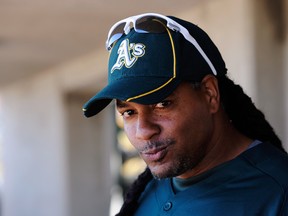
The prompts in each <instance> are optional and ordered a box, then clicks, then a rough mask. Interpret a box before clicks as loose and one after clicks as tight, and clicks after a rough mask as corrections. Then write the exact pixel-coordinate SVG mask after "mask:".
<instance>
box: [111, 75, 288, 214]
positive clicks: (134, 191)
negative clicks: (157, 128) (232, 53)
mask: <svg viewBox="0 0 288 216" xmlns="http://www.w3.org/2000/svg"><path fill="white" fill-rule="evenodd" d="M193 85H194V84H193ZM218 85H219V90H220V97H221V102H222V105H223V107H224V109H225V111H226V113H227V115H228V117H229V118H230V120H231V121H232V123H233V125H234V126H235V128H236V129H238V130H239V131H240V132H241V133H243V134H244V135H246V136H247V137H249V138H251V139H258V140H261V141H263V142H264V141H269V142H271V143H272V145H274V146H276V147H277V148H278V149H280V150H281V151H284V152H285V150H284V148H283V146H282V143H281V140H280V139H279V138H278V136H277V135H276V134H275V132H274V130H273V128H272V127H271V125H270V124H269V122H268V121H267V120H266V119H265V116H264V114H263V113H262V112H261V111H260V110H259V109H257V108H256V106H255V105H254V103H253V102H252V100H251V98H250V97H249V96H248V95H246V94H245V93H244V91H243V89H242V88H241V86H239V85H236V84H235V83H234V82H233V81H232V80H231V79H229V78H228V77H227V76H226V75H225V76H222V77H218ZM195 87H197V85H196V86H195ZM152 178H153V176H152V174H151V172H150V170H149V169H148V168H146V170H145V171H144V172H143V173H142V174H141V175H139V177H138V179H137V180H136V181H135V182H134V183H133V184H132V186H131V188H130V190H128V193H127V194H126V197H125V198H124V203H123V206H122V208H121V210H120V212H119V213H118V214H117V215H116V216H132V215H133V213H134V212H135V210H136V209H137V207H138V199H139V197H140V195H141V193H142V192H143V191H144V189H145V187H146V185H147V184H148V182H149V181H150V180H151V179H152Z"/></svg>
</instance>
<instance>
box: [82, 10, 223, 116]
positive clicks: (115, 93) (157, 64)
mask: <svg viewBox="0 0 288 216" xmlns="http://www.w3.org/2000/svg"><path fill="white" fill-rule="evenodd" d="M144 15H145V14H144ZM144 15H143V16H141V15H139V16H137V19H138V17H140V16H141V19H142V18H143V17H144ZM149 15H151V14H149ZM153 15H155V16H154V18H155V17H156V18H155V19H154V20H157V22H158V21H159V22H160V23H161V25H162V30H161V31H159V32H154V31H152V30H149V29H148V30H147V29H144V27H143V28H141V29H140V30H139V29H137V28H138V26H137V24H134V27H133V26H132V27H130V26H128V27H129V32H128V33H127V34H126V32H124V31H123V30H122V29H123V28H124V27H127V23H128V24H129V25H131V23H129V22H127V21H126V20H124V21H125V22H124V24H125V26H124V25H123V26H120V27H119V25H117V28H121V31H123V32H121V31H120V33H121V34H120V36H119V32H118V31H119V30H118V29H117V28H114V29H117V32H116V33H117V34H116V33H115V35H112V36H111V35H110V33H111V30H110V32H109V35H108V40H107V42H108V46H109V47H110V46H111V47H110V48H111V49H110V56H109V61H108V84H107V85H106V86H105V87H104V88H103V89H102V90H101V91H99V92H98V93H97V94H96V95H95V96H93V97H92V98H91V99H90V100H89V101H88V102H86V103H85V104H84V106H83V111H84V115H85V116H86V117H91V116H94V115H96V114H97V113H99V112H100V111H101V110H103V109H104V108H105V107H106V106H107V105H108V104H109V103H110V102H111V101H112V100H113V99H119V100H122V101H131V102H136V103H140V104H155V103H158V102H160V101H162V100H163V99H165V98H166V97H168V96H169V95H170V94H171V93H172V92H173V91H174V90H175V89H176V88H177V87H178V85H179V84H180V83H181V82H182V81H194V82H200V81H201V80H202V79H203V77H205V76H206V75H208V74H213V75H214V76H216V77H218V76H223V75H225V74H226V72H227V69H226V66H225V62H224V60H223V59H222V56H221V54H220V52H219V50H218V48H217V47H216V45H215V44H214V43H213V42H212V40H211V39H210V37H209V36H208V35H207V34H206V33H205V32H204V31H203V30H202V29H201V28H199V27H198V26H197V25H195V24H193V23H190V22H188V21H185V20H182V19H179V18H176V17H172V16H167V17H166V16H163V15H159V14H153ZM158 15H159V16H160V18H159V16H158ZM147 16H148V15H147ZM158 18H159V19H158ZM166 19H167V20H168V21H166ZM134 20H135V19H134ZM163 20H164V21H163ZM165 22H166V23H165ZM168 22H169V24H170V23H173V28H174V29H171V27H169V26H168ZM122 23H123V22H120V25H122ZM143 23H144V22H143ZM116 24H117V23H116ZM148 24H150V23H148ZM148 24H147V25H148ZM139 26H140V24H139ZM178 26H180V28H178ZM175 27H176V30H175ZM112 28H113V27H112ZM139 28H140V27H139ZM157 28H158V27H157ZM143 29H144V30H143ZM179 29H180V30H179ZM181 29H184V30H185V29H187V30H188V31H187V33H185V32H184V33H183V31H181ZM124 30H125V29H124ZM187 35H188V36H189V37H191V38H192V39H193V41H195V43H196V45H195V43H194V42H193V41H192V39H190V38H188V40H187ZM115 36H116V37H117V39H116V40H115V41H113V43H112V42H111V43H110V44H109V37H111V38H112V37H115ZM191 41H192V42H193V43H192V42H191ZM198 46H199V47H200V48H198ZM203 53H204V54H203ZM207 59H208V60H207Z"/></svg>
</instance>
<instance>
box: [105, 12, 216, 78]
mask: <svg viewBox="0 0 288 216" xmlns="http://www.w3.org/2000/svg"><path fill="white" fill-rule="evenodd" d="M166 27H167V28H168V29H170V30H172V31H175V32H179V33H181V34H182V35H183V37H184V38H185V39H186V40H187V41H189V42H190V43H191V44H193V46H194V47H195V48H196V49H197V50H198V52H199V53H200V54H201V56H202V57H203V58H204V59H205V61H206V62H207V64H208V65H209V67H210V69H211V70H212V72H213V74H214V75H215V76H216V75H217V71H216V69H215V67H214V65H213V64H212V62H211V61H210V59H209V58H208V56H207V55H206V54H205V52H204V51H203V49H202V48H201V47H200V45H199V44H198V42H197V41H196V39H195V38H194V37H192V35H191V34H190V33H189V31H188V30H187V29H186V28H185V27H184V26H182V25H180V24H179V23H177V22H176V21H174V20H172V19H171V18H169V17H166V16H163V15H161V14H157V13H145V14H140V15H137V16H131V17H128V18H126V19H123V20H120V21H119V22H117V23H115V24H114V25H113V26H112V27H111V29H110V30H109V33H108V39H107V41H106V49H107V50H108V51H110V50H111V49H112V48H113V46H114V44H115V43H116V42H117V41H118V40H119V39H120V38H121V37H122V36H123V35H124V34H125V35H127V34H129V32H130V30H131V29H132V28H134V30H135V32H137V33H163V32H165V31H166Z"/></svg>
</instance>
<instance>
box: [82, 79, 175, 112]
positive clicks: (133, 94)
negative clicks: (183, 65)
mask: <svg viewBox="0 0 288 216" xmlns="http://www.w3.org/2000/svg"><path fill="white" fill-rule="evenodd" d="M180 82H181V80H179V79H173V80H171V81H170V82H169V83H168V79H167V77H165V78H163V77H153V78H151V77H136V78H133V77H132V78H131V77H130V78H125V79H121V80H117V81H116V82H115V83H110V84H109V85H107V86H106V87H105V88H103V89H102V90H101V91H100V92H98V93H97V94H96V95H95V96H93V97H92V98H91V99H90V100H89V101H88V102H87V103H86V104H84V106H83V111H84V115H85V116H86V117H91V116H94V115H96V114H97V113H99V112H100V111H101V110H103V109H104V108H105V107H106V106H107V105H108V104H109V103H110V102H111V101H112V100H113V99H119V100H122V101H127V100H129V101H131V102H135V103H140V104H155V103H158V102H160V101H162V100H164V99H165V98H166V97H168V96H169V95H170V94H171V93H172V92H173V91H174V90H175V89H176V88H177V86H178V85H179V84H180Z"/></svg>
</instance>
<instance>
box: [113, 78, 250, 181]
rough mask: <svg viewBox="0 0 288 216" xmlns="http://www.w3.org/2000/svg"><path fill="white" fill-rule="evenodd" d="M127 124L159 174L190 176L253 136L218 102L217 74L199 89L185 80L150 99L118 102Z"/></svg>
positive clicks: (228, 157)
mask: <svg viewBox="0 0 288 216" xmlns="http://www.w3.org/2000/svg"><path fill="white" fill-rule="evenodd" d="M116 105H117V110H118V111H119V113H120V114H121V115H122V116H123V120H124V130H125V132H126V134H127V136H128V138H129V140H130V142H131V143H132V145H133V146H134V147H135V148H136V149H137V151H138V152H139V155H140V156H141V157H142V159H143V160H144V161H145V162H146V164H147V165H148V167H149V168H150V170H151V172H152V174H153V175H154V177H155V178H159V179H162V178H167V177H179V178H189V177H192V176H195V175H198V174H200V173H203V172H205V171H207V170H209V169H211V168H213V167H215V166H217V165H219V164H221V163H223V162H225V161H228V160H231V159H233V158H235V157H236V156H237V155H239V154H240V153H241V152H243V151H244V150H245V149H246V148H247V146H248V145H249V144H250V143H251V142H252V140H250V139H249V138H247V137H245V136H244V135H242V134H240V133H239V132H238V131H237V130H235V129H234V127H233V125H232V124H231V122H230V121H229V119H228V118H227V116H226V114H225V112H224V110H223V108H222V107H221V104H220V95H219V89H218V83H217V79H216V78H215V77H214V76H212V75H207V76H206V77H204V79H203V80H202V82H201V87H200V88H199V89H193V88H192V85H191V84H190V83H182V84H180V85H179V87H178V88H177V89H176V90H175V91H174V92H173V93H172V94H171V95H170V96H169V97H167V98H166V99H165V100H163V101H161V102H159V103H157V104H152V105H142V104H137V103H134V102H125V101H119V100H117V102H116Z"/></svg>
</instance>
